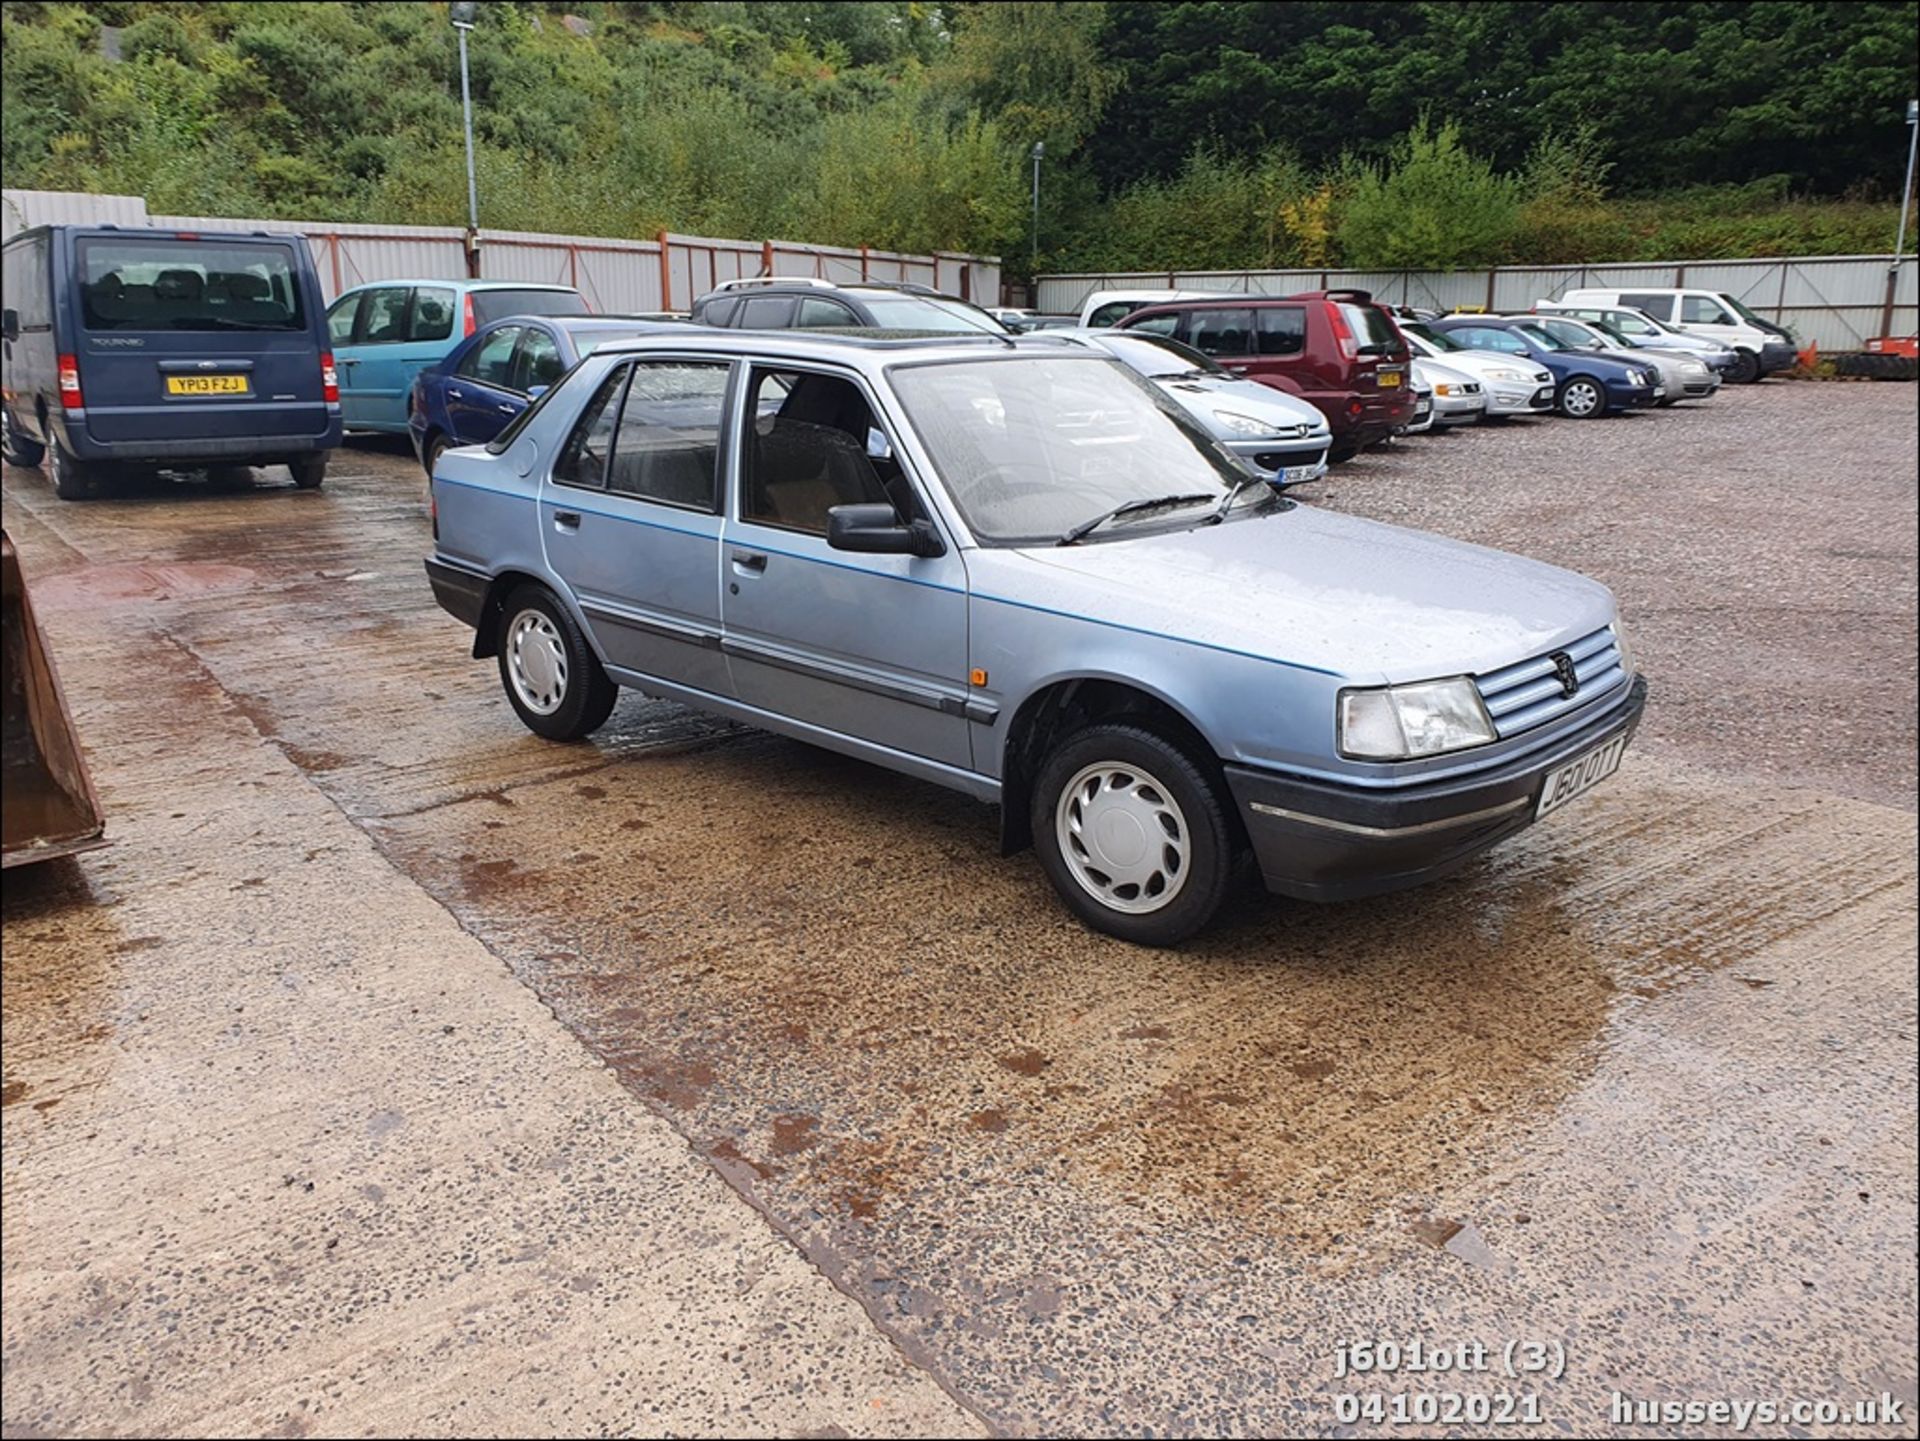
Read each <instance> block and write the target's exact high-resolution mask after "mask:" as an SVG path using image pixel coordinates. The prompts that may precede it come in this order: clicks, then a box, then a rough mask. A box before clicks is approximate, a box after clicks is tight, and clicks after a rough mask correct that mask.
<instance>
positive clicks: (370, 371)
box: [334, 285, 413, 431]
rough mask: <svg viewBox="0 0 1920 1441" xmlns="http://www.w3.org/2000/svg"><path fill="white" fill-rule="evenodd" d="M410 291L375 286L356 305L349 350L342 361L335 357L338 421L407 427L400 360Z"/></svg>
mask: <svg viewBox="0 0 1920 1441" xmlns="http://www.w3.org/2000/svg"><path fill="white" fill-rule="evenodd" d="M412 299H413V291H412V289H411V288H410V287H408V286H405V285H380V286H375V287H374V288H373V289H372V290H369V291H368V292H367V293H366V299H365V300H363V301H362V302H361V304H360V320H359V323H358V324H357V325H356V326H355V327H354V332H353V345H352V346H351V348H350V349H349V351H348V354H347V358H346V360H345V361H344V362H342V361H341V360H340V358H339V357H338V356H336V357H335V367H334V368H335V369H336V370H337V371H339V372H340V373H341V375H342V376H343V379H342V381H341V386H340V417H341V419H342V420H343V421H345V422H346V424H348V425H350V426H355V427H359V428H363V429H367V430H389V431H391V430H405V429H406V428H407V410H406V400H407V396H406V389H407V385H408V384H409V383H410V382H409V381H408V380H406V379H405V377H404V365H403V360H404V357H403V355H402V353H401V352H402V351H403V349H404V348H405V343H406V338H407V305H408V303H409V302H410V301H411V300H412Z"/></svg>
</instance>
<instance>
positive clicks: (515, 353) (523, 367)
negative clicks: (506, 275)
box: [407, 315, 681, 475]
mask: <svg viewBox="0 0 1920 1441" xmlns="http://www.w3.org/2000/svg"><path fill="white" fill-rule="evenodd" d="M679 328H681V327H680V325H679V324H678V323H677V322H674V321H658V320H625V319H622V318H620V317H619V316H616V315H557V316H534V315H513V316H509V317H507V318H506V319H504V320H496V321H494V322H493V324H491V325H486V326H482V327H481V328H480V329H479V330H476V331H475V332H474V333H473V334H472V335H469V336H468V337H467V338H466V339H465V340H463V341H462V342H461V343H460V344H458V345H456V346H455V347H454V348H453V349H452V350H450V351H448V352H447V355H446V358H445V359H444V360H442V361H441V362H440V363H439V364H438V365H432V366H429V367H428V368H427V369H425V370H423V371H421V372H420V374H419V376H418V377H416V378H415V380H414V382H413V401H412V404H411V405H409V406H408V407H407V429H408V431H409V432H410V433H411V434H412V436H413V453H414V454H415V455H417V456H419V457H420V464H421V465H423V466H425V467H426V471H427V474H428V475H432V474H433V465H434V462H435V461H437V460H438V459H439V458H440V452H442V451H443V450H447V449H449V448H451V447H453V446H456V445H483V444H485V443H486V442H487V441H489V440H492V439H493V438H494V437H495V436H496V435H498V434H499V433H500V432H501V431H503V430H505V429H506V428H507V425H508V424H509V423H510V422H511V421H512V420H513V418H514V417H515V416H517V415H518V414H520V412H521V411H523V410H525V409H526V408H527V407H528V406H529V405H531V404H533V402H534V401H535V400H536V399H538V398H539V396H540V394H541V393H542V392H543V391H545V390H546V389H547V387H548V386H550V385H552V384H553V383H554V382H555V381H556V380H558V379H559V378H560V377H561V376H563V375H565V374H566V373H567V372H568V371H569V370H571V369H572V368H573V367H574V365H575V364H576V363H577V362H578V361H579V360H580V358H581V357H582V356H586V355H591V354H592V353H593V352H594V351H596V350H598V349H599V348H600V347H601V346H603V345H608V344H611V343H612V342H614V341H616V340H632V339H633V338H634V337H636V336H640V335H651V334H653V333H655V332H656V331H661V330H677V329H679Z"/></svg>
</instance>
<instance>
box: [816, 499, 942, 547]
mask: <svg viewBox="0 0 1920 1441" xmlns="http://www.w3.org/2000/svg"><path fill="white" fill-rule="evenodd" d="M827 544H828V545H830V546H832V547H833V548H834V549H835V550H852V551H860V552H863V553H865V554H868V555H920V556H935V555H945V554H946V553H947V547H946V542H944V541H943V540H941V539H940V536H939V533H938V532H937V531H935V530H934V528H933V526H932V525H931V524H929V523H928V522H927V521H924V520H915V521H910V522H908V523H907V524H906V525H902V524H901V523H900V517H899V515H898V514H897V513H896V512H895V511H894V508H893V507H892V506H890V505H877V504H876V505H836V506H834V507H833V509H831V510H829V511H828V512H827Z"/></svg>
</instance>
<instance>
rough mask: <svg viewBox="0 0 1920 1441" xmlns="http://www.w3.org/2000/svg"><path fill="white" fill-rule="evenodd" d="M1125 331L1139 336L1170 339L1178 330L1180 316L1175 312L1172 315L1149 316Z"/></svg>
mask: <svg viewBox="0 0 1920 1441" xmlns="http://www.w3.org/2000/svg"><path fill="white" fill-rule="evenodd" d="M1127 329H1128V330H1131V331H1137V332H1138V333H1139V334H1141V335H1165V336H1169V337H1171V336H1173V335H1174V334H1175V333H1177V332H1178V331H1179V329H1180V316H1179V314H1178V313H1177V312H1176V313H1175V314H1172V315H1149V316H1148V317H1147V318H1146V319H1145V320H1143V321H1141V322H1139V324H1137V325H1129V326H1128V327H1127Z"/></svg>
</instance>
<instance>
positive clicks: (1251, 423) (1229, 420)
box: [1213, 410, 1274, 436]
mask: <svg viewBox="0 0 1920 1441" xmlns="http://www.w3.org/2000/svg"><path fill="white" fill-rule="evenodd" d="M1213 418H1214V419H1215V420H1217V421H1219V422H1220V423H1221V424H1222V425H1224V426H1225V427H1226V428H1227V429H1228V430H1231V431H1232V432H1233V433H1234V434H1235V435H1253V436H1268V435H1272V434H1273V433H1274V427H1273V426H1272V425H1270V424H1269V423H1268V422H1266V421H1264V420H1255V419H1254V418H1253V417H1252V416H1251V415H1237V414H1235V413H1234V412H1233V411H1231V410H1216V411H1214V413H1213Z"/></svg>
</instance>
